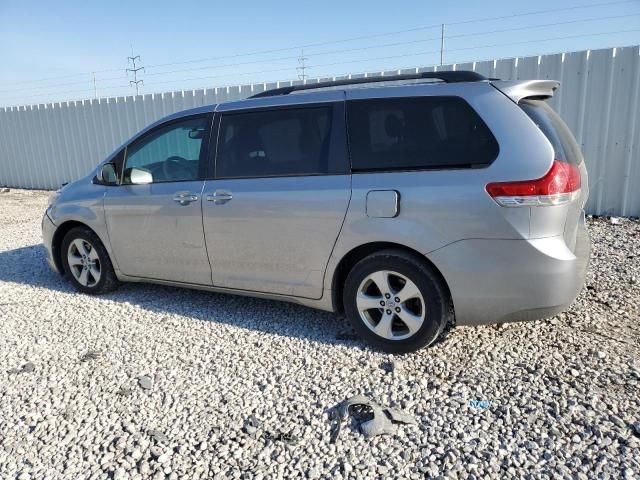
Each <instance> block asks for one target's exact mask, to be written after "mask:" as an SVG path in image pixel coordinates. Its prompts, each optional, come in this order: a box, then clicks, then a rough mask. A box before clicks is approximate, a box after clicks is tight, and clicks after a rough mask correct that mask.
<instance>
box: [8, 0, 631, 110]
mask: <svg viewBox="0 0 640 480" xmlns="http://www.w3.org/2000/svg"><path fill="white" fill-rule="evenodd" d="M603 3H608V5H602V4H603ZM584 5H593V6H592V7H589V8H586V7H584V8H583V7H581V6H584ZM572 7H578V8H572ZM562 8H565V9H566V10H563V11H557V10H558V9H562ZM569 8H571V9H569ZM546 10H553V11H547V12H546V13H541V14H535V15H525V16H515V17H510V18H502V19H493V20H483V21H474V22H469V23H461V22H465V21H467V20H481V19H486V18H488V17H498V16H511V15H517V14H522V13H528V12H539V11H546ZM611 17H615V18H611ZM570 22H571V23H570ZM441 23H445V24H447V27H446V31H445V33H446V35H445V37H446V40H445V63H453V62H463V61H471V60H485V59H492V58H505V57H513V56H527V55H536V54H542V53H555V52H563V51H575V50H583V49H587V48H591V49H595V48H604V47H613V46H627V45H636V44H638V43H640V0H633V1H627V2H615V3H612V2H611V0H609V1H607V0H570V1H564V2H562V1H558V0H538V1H536V2H514V1H506V0H494V1H491V0H490V1H485V2H478V1H467V0H458V1H449V2H427V1H396V2H390V1H389V0H368V1H366V2H348V1H344V0H342V1H336V0H324V1H322V2H303V1H295V2H294V1H290V0H279V1H278V2H265V1H260V2H251V1H245V2H234V1H225V2H223V1H208V2H205V1H202V2H200V1H198V0H188V1H182V2H163V1H156V2H143V1H139V2H135V1H126V2H125V1H119V0H116V1H113V0H111V1H109V2H87V1H86V0H85V1H78V2H75V1H64V0H61V1H58V2H46V1H30V0H22V1H18V0H0V59H1V60H2V67H1V68H0V105H18V104H30V103H44V102H51V101H60V100H67V99H80V98H90V97H93V96H94V91H93V84H92V78H93V76H92V74H91V72H94V71H95V72H97V73H96V74H95V75H96V86H97V91H98V94H99V95H100V96H114V95H123V94H131V93H132V91H133V89H132V87H130V86H128V82H129V78H127V77H126V76H125V72H124V69H125V68H126V67H127V59H126V57H127V56H128V55H131V46H132V45H133V49H134V51H135V54H137V55H140V56H141V59H142V64H143V65H144V66H145V67H146V69H145V71H144V72H143V73H142V75H141V77H142V78H143V79H144V82H145V85H144V86H142V87H141V91H142V92H143V93H151V92H162V91H168V90H179V89H191V88H199V87H214V86H225V85H234V84H238V83H250V82H259V81H268V80H291V79H295V78H297V76H298V74H299V73H300V72H299V70H296V67H297V66H298V58H297V57H299V56H300V55H301V53H300V50H301V49H300V48H299V47H300V46H302V45H307V47H306V48H305V49H304V56H305V57H306V62H305V63H306V66H307V70H306V73H307V74H308V75H309V76H310V77H314V76H326V75H333V74H343V73H357V72H364V71H376V70H382V69H392V68H401V67H412V66H422V65H433V64H437V63H439V61H440V60H439V53H438V50H439V48H440V41H439V36H440V29H439V27H435V28H426V27H429V26H433V25H439V24H441ZM423 27H425V28H423ZM407 30H410V31H407ZM505 30H506V31H505ZM398 31H402V33H391V32H398ZM496 31H497V32H496ZM620 31H622V33H611V32H620ZM491 32H494V33H491ZM602 33H605V34H602ZM368 36H373V37H370V38H360V39H354V40H347V41H340V42H336V43H328V42H334V41H336V40H345V39H353V38H356V37H368ZM314 44H322V45H315V46H312V45H314ZM267 50H277V51H272V52H269V53H259V54H255V52H264V51H267ZM246 54H250V55H246ZM221 57H222V58H221ZM204 59H206V60H204ZM196 60H202V61H196ZM177 62H188V63H177ZM170 63H177V64H174V65H164V64H170ZM43 79H45V80H43Z"/></svg>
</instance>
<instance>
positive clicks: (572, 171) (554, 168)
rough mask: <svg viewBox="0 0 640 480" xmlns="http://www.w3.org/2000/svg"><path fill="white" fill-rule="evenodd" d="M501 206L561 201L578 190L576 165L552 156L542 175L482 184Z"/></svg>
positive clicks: (564, 201) (571, 196) (567, 200)
mask: <svg viewBox="0 0 640 480" xmlns="http://www.w3.org/2000/svg"><path fill="white" fill-rule="evenodd" d="M486 190H487V193H488V194H489V195H491V198H493V199H494V200H495V201H496V202H497V203H498V204H499V205H502V206H503V207H544V206H549V205H562V204H563V203H567V202H570V201H571V200H572V199H573V198H575V192H577V191H578V190H580V169H579V168H578V167H577V166H576V165H572V164H571V163H567V162H562V161H560V160H554V161H553V165H551V168H550V169H549V171H548V172H547V173H546V175H545V176H544V177H542V178H538V179H537V180H524V181H518V182H496V183H490V184H488V185H487V187H486Z"/></svg>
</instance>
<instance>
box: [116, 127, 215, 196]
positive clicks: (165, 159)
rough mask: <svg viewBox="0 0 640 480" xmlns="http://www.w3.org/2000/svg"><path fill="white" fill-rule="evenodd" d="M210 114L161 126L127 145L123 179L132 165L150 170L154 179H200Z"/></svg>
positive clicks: (154, 180) (155, 180) (128, 179)
mask: <svg viewBox="0 0 640 480" xmlns="http://www.w3.org/2000/svg"><path fill="white" fill-rule="evenodd" d="M207 122H208V117H196V118H189V119H187V120H181V121H177V122H172V123H170V124H168V125H166V126H164V127H160V128H157V129H155V130H153V131H151V132H150V133H148V134H146V135H144V136H143V137H142V138H140V139H138V140H137V141H135V142H134V143H133V144H132V145H130V146H129V147H128V148H127V158H126V161H125V169H124V175H123V183H125V184H126V183H131V169H132V168H136V169H138V170H143V171H145V172H149V173H151V175H152V178H153V182H154V183H156V182H177V181H189V180H198V178H199V177H200V174H199V164H200V162H199V160H200V149H201V147H202V140H203V138H204V136H205V131H206V127H207Z"/></svg>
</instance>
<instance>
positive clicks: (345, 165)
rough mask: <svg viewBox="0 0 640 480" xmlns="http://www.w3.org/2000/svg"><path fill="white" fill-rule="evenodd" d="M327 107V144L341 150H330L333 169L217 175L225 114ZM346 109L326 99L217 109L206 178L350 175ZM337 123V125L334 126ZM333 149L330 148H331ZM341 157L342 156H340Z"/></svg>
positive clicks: (339, 103) (340, 103)
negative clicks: (329, 111)
mask: <svg viewBox="0 0 640 480" xmlns="http://www.w3.org/2000/svg"><path fill="white" fill-rule="evenodd" d="M322 107H325V108H326V107H329V108H330V109H331V130H330V132H329V135H330V139H329V141H330V144H332V145H333V143H334V142H335V143H336V146H335V149H339V150H342V155H340V156H336V157H337V158H332V156H331V153H332V152H331V151H330V152H329V159H328V163H329V166H333V167H335V171H331V169H330V171H329V172H327V173H290V174H277V175H243V176H238V177H223V176H219V175H218V151H219V148H220V133H221V131H222V119H223V117H224V116H233V115H242V114H245V113H258V112H270V111H280V110H302V109H307V108H322ZM345 113H346V109H345V101H344V100H337V101H336V100H331V101H327V102H313V103H294V104H287V105H269V106H260V107H250V108H242V109H234V110H225V111H221V112H220V111H218V112H216V119H215V120H214V125H215V127H214V128H216V129H217V130H216V138H215V148H212V149H211V156H210V160H209V163H210V165H211V166H212V167H213V168H211V172H210V175H211V177H207V180H251V179H258V178H296V177H329V176H338V175H349V174H350V173H351V164H350V159H349V146H348V141H347V130H346V116H345ZM336 123H337V125H336ZM211 142H212V143H211V144H212V145H213V142H214V139H213V135H212V138H211ZM330 150H333V148H330ZM340 157H342V158H340Z"/></svg>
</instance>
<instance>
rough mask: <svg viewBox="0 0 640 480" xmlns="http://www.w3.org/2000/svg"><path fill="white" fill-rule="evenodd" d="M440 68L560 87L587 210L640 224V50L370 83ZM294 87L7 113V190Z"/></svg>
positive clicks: (2, 179) (85, 166) (46, 180)
mask: <svg viewBox="0 0 640 480" xmlns="http://www.w3.org/2000/svg"><path fill="white" fill-rule="evenodd" d="M433 70H475V71H477V72H479V73H482V74H484V75H486V76H488V77H498V78H502V79H504V80H510V79H538V78H540V79H556V80H560V81H561V82H562V85H561V87H560V89H559V91H558V92H557V94H556V96H555V97H554V98H553V100H552V103H553V106H554V108H556V110H557V111H558V112H559V113H560V115H562V117H563V118H564V119H565V120H566V121H567V123H568V124H569V126H570V127H571V129H572V130H573V132H574V133H575V135H576V138H577V140H578V142H579V143H580V144H581V145H582V150H583V152H584V155H585V158H586V162H587V165H588V168H589V173H590V180H589V183H590V188H591V196H590V199H589V204H588V205H587V210H588V212H590V213H596V214H610V215H631V216H640V158H638V152H639V149H638V143H639V142H640V132H638V129H639V122H638V115H639V113H638V112H639V111H640V100H639V98H638V89H639V84H640V57H639V47H638V46H635V47H624V48H614V49H603V50H592V51H581V52H573V53H560V54H554V55H543V56H536V57H526V58H511V59H504V60H489V61H483V62H474V63H464V64H454V65H445V66H441V67H419V68H415V69H407V70H401V71H385V72H370V73H367V74H366V75H368V76H373V75H380V74H385V75H391V74H395V73H410V72H416V71H433ZM363 76H365V74H357V75H351V77H352V78H358V77H363ZM337 78H345V77H337ZM320 80H327V79H324V78H323V79H320ZM314 81H316V80H311V82H314ZM307 82H309V81H307ZM292 83H300V82H278V83H267V84H264V83H261V84H251V85H241V86H236V87H223V88H212V89H205V90H190V91H177V92H168V93H162V94H147V95H139V96H130V97H114V98H102V99H99V100H83V101H72V102H62V103H53V104H41V105H30V106H21V107H10V108H0V185H7V186H12V187H25V188H44V189H53V188H56V187H58V186H59V185H60V184H61V183H63V182H67V181H71V180H74V179H76V178H79V177H81V176H83V175H85V174H86V173H87V172H88V171H89V170H90V169H91V168H93V166H94V165H96V164H97V163H99V162H100V161H101V160H102V159H103V158H104V157H106V156H107V155H108V154H109V153H111V152H112V151H113V150H114V149H115V148H116V147H117V146H118V145H120V144H121V143H123V142H124V141H125V140H126V139H128V138H129V137H130V136H132V135H133V134H134V133H135V132H137V131H138V130H140V129H141V128H143V127H144V126H146V125H147V124H149V123H151V122H153V121H155V120H157V119H159V118H161V117H163V116H165V115H168V114H170V113H173V112H176V111H179V110H183V109H186V108H190V107H195V106H200V105H206V104H212V103H219V102H223V101H227V100H237V99H241V98H245V97H247V96H249V95H252V94H254V93H258V92H261V91H263V90H265V89H270V88H275V87H277V86H284V85H291V84H292Z"/></svg>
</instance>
